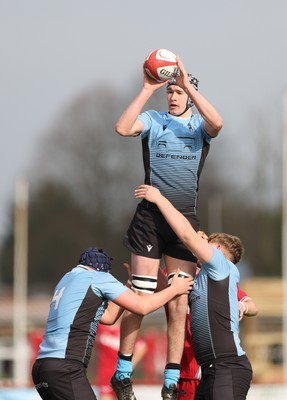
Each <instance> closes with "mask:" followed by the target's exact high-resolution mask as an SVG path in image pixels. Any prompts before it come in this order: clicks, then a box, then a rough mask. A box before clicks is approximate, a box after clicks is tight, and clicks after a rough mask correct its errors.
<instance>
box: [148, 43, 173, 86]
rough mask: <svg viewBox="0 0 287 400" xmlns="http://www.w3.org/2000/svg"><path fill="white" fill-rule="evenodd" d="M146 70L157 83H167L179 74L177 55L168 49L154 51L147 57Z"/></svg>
mask: <svg viewBox="0 0 287 400" xmlns="http://www.w3.org/2000/svg"><path fill="white" fill-rule="evenodd" d="M144 69H145V71H146V73H147V74H148V75H149V76H150V77H151V78H153V79H155V80H156V81H157V82H163V81H167V80H169V79H171V78H172V77H173V76H175V75H176V73H177V64H176V55H175V54H174V53H172V52H171V51H169V50H166V49H157V50H154V51H152V52H151V53H150V54H149V55H148V56H147V58H146V60H145V62H144Z"/></svg>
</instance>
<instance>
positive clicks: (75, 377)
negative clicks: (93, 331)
mask: <svg viewBox="0 0 287 400" xmlns="http://www.w3.org/2000/svg"><path fill="white" fill-rule="evenodd" d="M32 377H33V382H34V384H35V388H36V389H37V391H38V393H39V395H40V396H41V398H42V399H43V400H83V399H85V400H97V397H96V395H95V393H94V391H93V389H92V387H91V385H90V383H89V381H88V378H87V374H86V368H85V367H84V365H83V364H82V363H81V362H79V361H74V360H64V359H61V358H43V359H39V360H36V362H35V363H34V365H33V368H32Z"/></svg>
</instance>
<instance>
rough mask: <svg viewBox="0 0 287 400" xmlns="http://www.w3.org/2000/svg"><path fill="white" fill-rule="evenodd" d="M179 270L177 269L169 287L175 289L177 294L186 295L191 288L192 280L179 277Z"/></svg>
mask: <svg viewBox="0 0 287 400" xmlns="http://www.w3.org/2000/svg"><path fill="white" fill-rule="evenodd" d="M180 272H181V271H180V269H179V268H177V270H176V271H175V274H174V276H173V278H172V281H171V286H172V287H173V288H174V289H176V291H177V294H178V295H180V294H188V293H189V292H190V291H191V290H192V287H193V284H194V279H193V278H192V277H191V276H190V277H186V276H185V277H184V278H183V277H179V274H180Z"/></svg>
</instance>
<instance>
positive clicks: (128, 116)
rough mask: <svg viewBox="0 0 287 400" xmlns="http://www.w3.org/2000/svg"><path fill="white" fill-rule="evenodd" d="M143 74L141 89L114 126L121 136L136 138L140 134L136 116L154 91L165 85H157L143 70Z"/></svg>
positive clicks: (140, 126)
mask: <svg viewBox="0 0 287 400" xmlns="http://www.w3.org/2000/svg"><path fill="white" fill-rule="evenodd" d="M143 74H144V84H143V88H142V89H141V91H140V93H139V94H138V95H137V97H136V98H135V99H134V100H133V101H132V102H131V104H130V105H129V106H128V108H127V109H126V110H125V111H124V112H123V114H122V115H121V116H120V118H119V120H118V121H117V123H116V125H115V130H116V132H117V133H118V134H119V135H121V136H137V135H139V134H140V133H141V132H142V130H143V123H142V122H141V121H140V120H139V119H138V116H139V114H140V113H141V111H142V109H143V107H144V105H145V104H146V102H147V101H148V100H149V98H150V97H151V96H152V94H153V93H154V91H155V90H157V89H159V88H160V87H161V86H163V85H165V84H166V82H160V83H159V82H157V81H156V80H154V79H152V78H151V77H149V76H148V75H147V73H146V72H145V71H144V70H143Z"/></svg>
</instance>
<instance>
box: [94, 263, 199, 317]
mask: <svg viewBox="0 0 287 400" xmlns="http://www.w3.org/2000/svg"><path fill="white" fill-rule="evenodd" d="M179 273H180V270H179V269H178V270H177V272H176V274H175V275H174V277H173V280H172V283H171V285H170V286H169V287H167V288H166V289H164V290H161V291H160V292H157V293H154V294H152V295H149V294H147V295H144V296H138V295H137V294H135V293H134V292H133V291H132V290H130V289H128V290H126V291H125V292H123V293H122V294H121V295H119V296H118V297H116V298H115V299H114V300H113V301H112V302H109V305H108V307H107V309H106V311H105V313H104V315H103V316H102V320H101V322H102V323H103V324H107V325H111V324H113V323H115V321H116V320H117V318H119V316H120V315H121V314H122V312H123V311H124V310H125V309H126V310H129V311H131V312H132V313H135V314H140V315H147V314H149V313H151V312H153V311H155V310H157V309H158V308H160V307H162V306H163V305H164V304H165V303H167V302H168V301H170V300H171V299H172V298H173V297H175V296H178V295H182V294H188V293H189V291H190V290H191V289H192V286H193V283H194V281H193V278H185V279H182V278H179V277H178V274H179Z"/></svg>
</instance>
